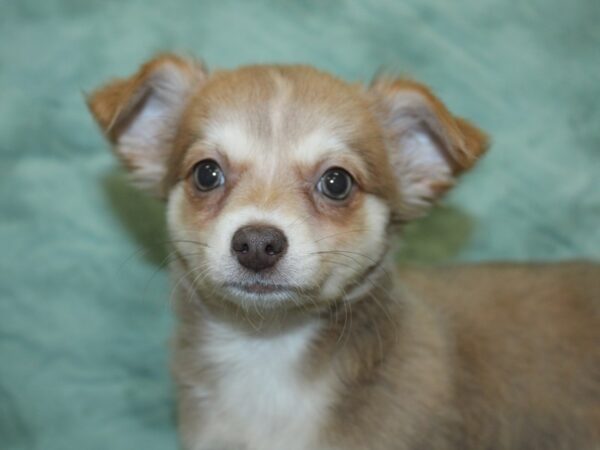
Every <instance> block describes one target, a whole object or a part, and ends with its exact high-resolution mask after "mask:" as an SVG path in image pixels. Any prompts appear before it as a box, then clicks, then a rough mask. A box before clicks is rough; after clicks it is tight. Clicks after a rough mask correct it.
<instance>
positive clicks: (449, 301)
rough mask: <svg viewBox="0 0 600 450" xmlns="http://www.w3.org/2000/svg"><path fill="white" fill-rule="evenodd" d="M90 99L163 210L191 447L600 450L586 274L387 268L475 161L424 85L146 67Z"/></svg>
mask: <svg viewBox="0 0 600 450" xmlns="http://www.w3.org/2000/svg"><path fill="white" fill-rule="evenodd" d="M88 103H89V107H90V109H91V112H92V114H93V116H94V117H95V119H96V120H97V122H98V124H99V125H100V127H101V128H102V130H103V132H104V134H105V135H106V137H107V138H108V140H109V141H110V142H111V143H112V144H113V146H114V150H115V152H116V154H117V156H118V157H119V158H120V159H121V160H122V162H123V163H124V165H125V166H126V167H127V168H128V169H129V171H130V172H131V176H132V178H133V181H134V182H135V183H136V184H137V185H138V186H140V187H142V188H143V189H145V190H146V191H148V192H150V193H152V194H153V195H155V196H157V197H159V198H161V199H164V200H165V201H166V204H167V216H168V220H167V222H168V228H169V232H170V236H171V239H172V241H171V242H172V245H173V249H174V252H175V253H176V261H175V262H174V263H173V265H172V272H173V275H174V280H175V289H176V292H177V299H176V311H177V314H178V317H179V327H178V331H177V334H176V338H175V348H174V361H173V373H174V376H175V379H176V382H177V386H178V397H179V402H178V410H179V424H180V430H181V438H182V442H183V446H184V447H185V448H186V449H189V450H225V449H235V450H241V449H244V450H308V449H312V450H315V449H317V450H334V449H335V450H342V449H344V450H359V449H361V450H364V449H372V450H376V449H377V450H392V449H394V450H409V449H410V450H416V449H420V450H442V449H444V450H447V449H457V450H458V449H460V450H465V449H473V450H482V449H502V450H507V449H515V450H516V449H520V450H523V449H526V450H532V449H543V450H549V449H576V450H583V449H599V448H600V270H599V269H598V267H597V266H595V265H593V264H587V263H576V262H574V263H565V264H556V265H504V264H486V265H473V266H462V267H453V268H432V269H419V270H417V269H411V268H403V269H397V268H395V266H394V263H393V260H392V259H391V257H390V254H391V251H390V243H391V242H392V236H393V233H395V232H396V231H397V230H398V229H399V228H400V227H401V225H402V224H403V223H405V222H407V221H410V220H413V219H415V218H417V217H419V216H422V215H423V214H425V213H426V211H427V210H428V208H429V207H430V206H431V205H432V204H433V203H434V202H435V201H436V199H438V198H439V197H440V196H441V195H442V194H443V193H444V192H446V191H447V190H448V189H449V188H450V187H451V186H452V185H453V184H454V182H455V180H456V178H457V177H458V176H459V175H460V174H461V173H463V172H465V171H466V170H468V169H470V168H471V167H472V166H473V165H474V164H475V163H476V161H477V160H478V158H479V157H480V156H481V155H482V154H483V153H484V152H485V150H486V148H487V139H486V136H485V135H484V133H483V132H481V131H480V130H478V129H477V128H476V127H475V126H473V125H472V124H470V123H469V122H467V121H465V120H463V119H461V118H458V117H455V116H453V115H452V114H451V113H450V112H448V110H447V109H446V108H445V106H444V105H443V104H442V103H441V102H440V101H439V100H438V99H437V98H436V97H434V95H433V94H432V93H431V92H430V91H429V90H428V89H427V88H426V87H424V86H422V85H420V84H418V83H416V82H413V81H407V80H401V79H393V78H382V79H377V80H375V81H374V82H373V83H372V84H371V85H370V86H369V87H364V86H361V85H358V84H357V85H354V84H348V83H346V82H344V81H341V80H339V79H337V78H335V77H333V76H331V75H328V74H326V73H323V72H321V71H318V70H316V69H314V68H311V67H307V66H276V65H273V66H249V67H242V68H239V69H237V70H232V71H220V72H215V73H213V74H209V73H208V72H207V70H206V69H205V68H204V67H203V66H202V65H200V64H198V63H196V62H194V61H189V60H187V59H184V58H180V57H177V56H174V55H162V56H159V57H157V58H155V59H153V60H151V61H150V62H148V63H147V64H145V65H144V66H143V67H142V68H141V69H140V70H139V71H138V73H136V74H135V75H133V76H132V77H130V78H125V79H119V80H114V81H112V82H110V83H109V84H107V85H106V86H104V87H102V88H100V89H99V90H97V91H95V92H93V93H92V94H91V95H90V96H89V98H88Z"/></svg>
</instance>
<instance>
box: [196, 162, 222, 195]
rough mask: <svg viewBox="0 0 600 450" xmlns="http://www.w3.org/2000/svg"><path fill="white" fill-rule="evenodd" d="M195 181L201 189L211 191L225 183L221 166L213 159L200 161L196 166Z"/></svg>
mask: <svg viewBox="0 0 600 450" xmlns="http://www.w3.org/2000/svg"><path fill="white" fill-rule="evenodd" d="M194 183H195V184H196V187H197V188H198V189H199V190H201V191H210V190H213V189H216V188H218V187H219V186H222V185H223V183H225V176H224V175H223V171H222V170H221V167H219V165H218V164H217V162H216V161H214V160H212V159H205V160H203V161H200V162H199V163H198V164H196V166H195V167H194Z"/></svg>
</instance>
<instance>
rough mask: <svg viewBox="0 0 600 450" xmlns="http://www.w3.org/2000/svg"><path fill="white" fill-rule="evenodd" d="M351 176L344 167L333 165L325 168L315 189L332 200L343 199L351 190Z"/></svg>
mask: <svg viewBox="0 0 600 450" xmlns="http://www.w3.org/2000/svg"><path fill="white" fill-rule="evenodd" d="M353 184H354V182H353V180H352V176H351V175H350V174H349V173H348V172H346V171H345V170H344V169H341V168H339V167H334V168H331V169H329V170H327V171H326V172H325V173H324V174H323V176H322V177H321V179H320V180H319V182H318V183H317V190H318V191H319V192H320V193H322V194H323V195H325V196H326V197H329V198H330V199H332V200H337V201H341V200H345V199H347V198H348V196H349V195H350V192H351V191H352V185H353Z"/></svg>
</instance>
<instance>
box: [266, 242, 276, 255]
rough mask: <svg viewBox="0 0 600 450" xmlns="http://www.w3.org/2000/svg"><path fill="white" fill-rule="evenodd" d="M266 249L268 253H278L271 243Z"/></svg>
mask: <svg viewBox="0 0 600 450" xmlns="http://www.w3.org/2000/svg"><path fill="white" fill-rule="evenodd" d="M265 251H266V252H267V255H271V256H273V255H274V254H275V253H277V252H276V251H275V249H274V248H273V246H272V245H271V244H269V245H267V246H266V247H265Z"/></svg>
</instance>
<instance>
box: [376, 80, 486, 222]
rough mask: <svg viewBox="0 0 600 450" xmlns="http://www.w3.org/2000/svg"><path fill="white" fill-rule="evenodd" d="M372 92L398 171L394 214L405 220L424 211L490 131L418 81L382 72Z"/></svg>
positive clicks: (482, 148) (480, 151) (477, 152)
mask: <svg viewBox="0 0 600 450" xmlns="http://www.w3.org/2000/svg"><path fill="white" fill-rule="evenodd" d="M370 92H371V94H372V95H374V96H375V102H376V108H377V113H378V115H379V120H380V123H381V125H382V127H383V129H384V132H385V134H386V141H387V147H388V155H389V159H390V162H391V164H392V166H393V170H394V175H395V177H396V185H397V188H398V194H399V195H398V203H399V204H398V205H397V208H396V211H394V215H395V217H396V219H397V220H400V221H405V220H410V219H413V218H416V217H419V216H421V215H423V214H424V213H425V212H426V211H427V210H428V209H429V207H430V206H431V205H432V204H433V203H435V201H436V200H437V199H438V198H440V197H441V196H442V195H443V193H444V192H446V191H447V190H448V189H449V188H450V187H451V186H452V185H453V184H454V182H455V180H456V177H457V176H458V175H460V174H461V173H463V172H465V171H466V170H468V169H470V168H471V167H472V166H473V165H474V164H475V162H476V161H477V159H478V158H479V157H480V156H481V155H482V154H483V153H484V152H485V151H486V149H487V147H488V139H487V136H486V135H485V134H484V133H483V132H482V131H481V130H479V129H478V128H476V127H475V126H474V125H472V124H470V123H469V122H467V121H466V120H464V119H461V118H459V117H455V116H453V115H452V114H451V113H450V112H449V111H448V110H447V109H446V107H445V106H444V104H443V103H442V102H441V101H440V100H438V99H437V98H436V97H435V96H434V95H433V94H432V93H431V92H430V91H429V89H427V88H426V87H425V86H423V85H421V84H419V83H416V82H414V81H410V80H398V79H386V78H382V79H378V80H375V81H374V82H373V84H372V85H371V87H370Z"/></svg>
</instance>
